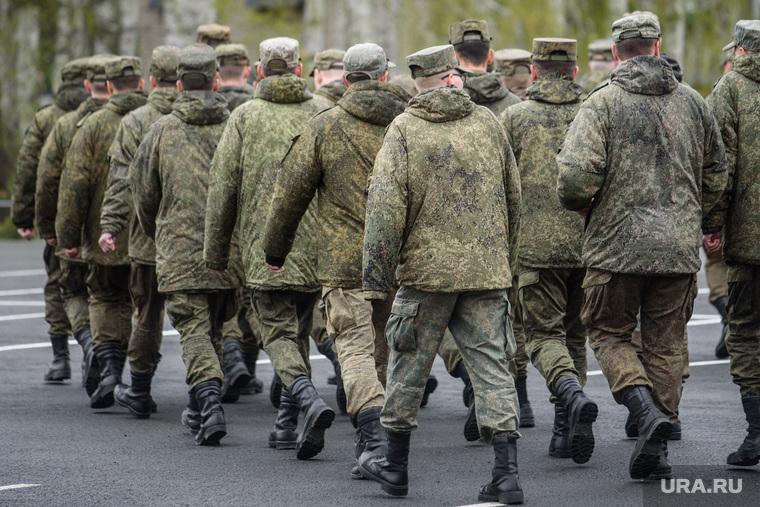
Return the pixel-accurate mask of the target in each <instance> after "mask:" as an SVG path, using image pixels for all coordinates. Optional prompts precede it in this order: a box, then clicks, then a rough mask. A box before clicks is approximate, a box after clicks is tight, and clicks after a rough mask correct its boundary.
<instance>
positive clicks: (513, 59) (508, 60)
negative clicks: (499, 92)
mask: <svg viewBox="0 0 760 507" xmlns="http://www.w3.org/2000/svg"><path fill="white" fill-rule="evenodd" d="M530 54H531V53H530V51H526V50H524V49H500V50H499V51H496V52H495V53H494V55H493V64H494V69H495V71H496V72H498V73H500V74H501V82H502V83H504V86H506V87H507V89H508V90H509V91H510V92H512V93H514V94H515V95H516V96H517V98H518V99H520V100H525V91H526V90H527V89H528V87H529V86H530V83H531V79H530Z"/></svg>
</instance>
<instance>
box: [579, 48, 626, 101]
mask: <svg viewBox="0 0 760 507" xmlns="http://www.w3.org/2000/svg"><path fill="white" fill-rule="evenodd" d="M612 44H613V42H612V39H598V40H595V41H594V42H592V43H591V44H589V45H588V68H589V71H588V72H587V73H585V74H584V75H583V76H582V77H581V78H580V79H578V84H579V85H581V86H582V87H583V98H585V97H586V96H587V95H588V94H589V93H591V90H593V89H594V88H596V87H597V86H599V85H600V84H601V83H603V82H604V81H606V80H608V79H609V78H610V72H612V69H614V68H615V66H616V65H617V62H616V61H615V59H614V58H613V57H612Z"/></svg>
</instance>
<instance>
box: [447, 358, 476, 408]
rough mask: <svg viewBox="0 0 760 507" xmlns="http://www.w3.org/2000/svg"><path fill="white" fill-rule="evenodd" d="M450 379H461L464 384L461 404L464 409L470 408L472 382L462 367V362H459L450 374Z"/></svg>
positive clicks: (465, 369) (463, 366)
mask: <svg viewBox="0 0 760 507" xmlns="http://www.w3.org/2000/svg"><path fill="white" fill-rule="evenodd" d="M451 376H452V377H456V378H458V379H461V380H462V382H463V383H464V389H462V402H464V406H465V407H469V406H470V398H471V396H472V380H470V373H469V372H468V371H467V368H466V367H465V365H464V361H462V360H460V361H459V362H458V363H457V365H456V367H455V368H454V370H453V371H452V372H451Z"/></svg>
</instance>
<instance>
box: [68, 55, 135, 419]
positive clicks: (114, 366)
mask: <svg viewBox="0 0 760 507" xmlns="http://www.w3.org/2000/svg"><path fill="white" fill-rule="evenodd" d="M104 67H105V76H106V85H107V87H108V93H109V94H110V95H111V97H110V99H109V100H108V103H107V104H106V105H104V106H103V107H102V108H101V109H100V110H98V111H96V112H94V113H92V114H91V115H90V116H89V117H88V118H87V119H85V120H84V122H83V123H82V125H81V126H80V127H79V128H78V129H77V132H76V134H75V135H74V137H73V139H72V140H71V145H70V146H69V151H68V152H67V154H66V159H65V161H64V165H63V172H62V174H61V184H60V190H59V197H58V214H57V215H56V217H55V231H56V236H57V238H58V243H59V244H60V245H61V247H62V248H63V249H64V251H65V252H66V255H67V256H68V257H69V258H70V259H76V258H78V257H80V256H81V257H82V258H83V259H84V260H86V261H88V262H89V263H90V267H89V271H88V273H87V279H86V284H87V290H88V293H89V295H90V325H91V329H92V336H93V344H92V347H93V352H94V354H95V357H96V358H97V360H98V364H99V365H100V383H99V385H98V388H97V389H96V390H95V391H94V392H93V393H92V396H91V397H90V407H91V408H107V407H110V406H111V405H113V403H114V399H113V389H114V387H116V385H117V384H119V383H120V382H121V371H122V369H123V368H124V360H125V358H124V353H125V352H126V350H127V345H128V344H129V337H130V334H131V331H132V302H131V300H130V296H129V258H128V256H127V253H128V252H127V241H128V239H129V238H128V236H127V234H125V233H122V234H120V235H118V236H117V237H116V238H115V243H114V248H115V251H114V252H113V253H109V254H106V253H105V252H103V251H102V250H101V248H100V246H99V245H98V239H99V238H100V233H101V231H100V211H101V204H102V202H103V196H104V194H105V191H106V185H107V182H108V170H109V166H108V150H109V148H110V147H111V143H112V142H113V140H114V137H115V136H116V132H117V130H118V129H119V126H120V125H121V119H122V118H123V117H124V115H126V114H127V113H129V112H130V111H132V110H134V109H137V108H138V107H140V106H142V105H144V104H145V102H146V100H147V96H148V94H147V93H145V92H144V91H143V85H144V83H143V80H142V78H141V67H140V59H139V58H137V57H134V56H119V57H114V58H111V59H109V60H107V61H106V62H105V64H104Z"/></svg>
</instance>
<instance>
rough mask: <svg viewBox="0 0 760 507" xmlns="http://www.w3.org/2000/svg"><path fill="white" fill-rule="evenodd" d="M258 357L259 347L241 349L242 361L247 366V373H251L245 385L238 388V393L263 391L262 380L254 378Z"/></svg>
mask: <svg viewBox="0 0 760 507" xmlns="http://www.w3.org/2000/svg"><path fill="white" fill-rule="evenodd" d="M258 359H259V349H256V350H244V351H243V362H244V363H245V366H246V368H248V373H250V374H251V380H249V381H248V384H246V385H245V387H241V388H240V394H259V393H260V392H263V391H264V382H262V381H261V380H259V379H257V378H256V361H258Z"/></svg>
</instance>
